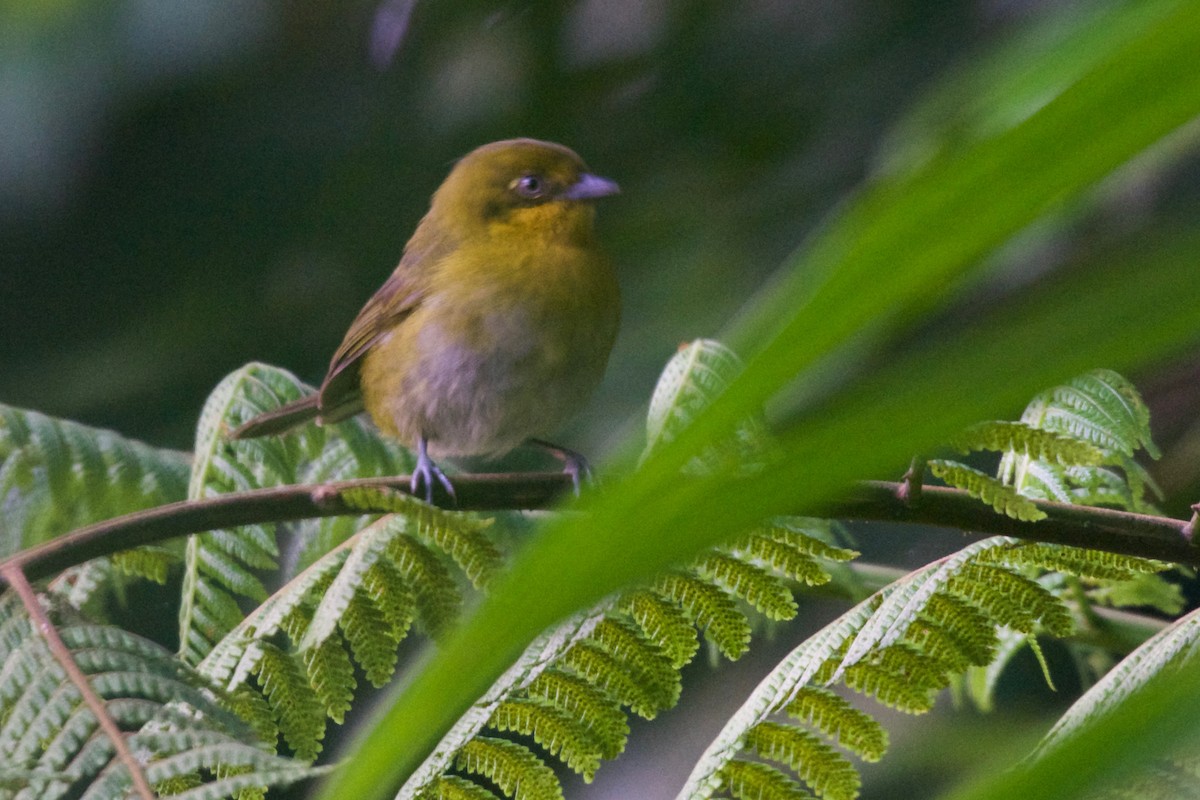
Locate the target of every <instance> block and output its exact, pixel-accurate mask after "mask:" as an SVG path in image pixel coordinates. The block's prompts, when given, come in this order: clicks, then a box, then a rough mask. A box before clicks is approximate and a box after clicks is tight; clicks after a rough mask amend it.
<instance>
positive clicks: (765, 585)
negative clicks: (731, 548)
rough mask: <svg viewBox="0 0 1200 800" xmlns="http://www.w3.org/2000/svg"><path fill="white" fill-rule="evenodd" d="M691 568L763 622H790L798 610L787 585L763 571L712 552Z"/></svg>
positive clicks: (741, 561)
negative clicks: (754, 611) (740, 601)
mask: <svg viewBox="0 0 1200 800" xmlns="http://www.w3.org/2000/svg"><path fill="white" fill-rule="evenodd" d="M694 568H695V570H696V571H697V572H699V573H700V574H701V575H703V576H705V577H707V578H709V579H711V580H713V581H714V582H715V583H717V584H718V585H719V586H721V587H722V588H724V589H725V590H726V591H727V592H729V593H730V594H732V595H733V596H735V597H740V598H742V599H743V600H745V601H746V602H748V603H749V604H750V605H752V606H754V608H756V609H757V610H758V611H759V613H761V614H762V615H763V616H765V617H767V619H772V620H784V619H791V618H793V617H794V616H796V612H797V611H798V610H799V608H798V606H797V605H796V601H795V599H793V597H792V592H791V590H790V589H788V587H787V584H785V583H784V582H783V581H781V580H780V579H778V578H776V577H775V576H773V575H771V574H770V573H769V572H767V571H766V570H765V569H763V568H761V567H756V566H754V565H753V564H750V563H748V562H746V561H743V560H741V559H739V558H735V557H733V556H728V555H725V554H724V553H721V552H712V553H709V554H708V555H706V556H705V557H704V558H702V559H701V560H700V561H698V562H697V563H696V564H695V567H694Z"/></svg>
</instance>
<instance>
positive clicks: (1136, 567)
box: [984, 542, 1170, 581]
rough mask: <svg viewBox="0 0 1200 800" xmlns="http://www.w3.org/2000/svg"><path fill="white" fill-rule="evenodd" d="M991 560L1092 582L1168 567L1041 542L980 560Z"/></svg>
mask: <svg viewBox="0 0 1200 800" xmlns="http://www.w3.org/2000/svg"><path fill="white" fill-rule="evenodd" d="M993 559H994V560H997V561H1003V562H1004V563H1007V564H1012V565H1014V566H1029V567H1040V568H1041V569H1047V570H1054V571H1056V572H1068V573H1071V574H1072V575H1078V576H1080V577H1082V578H1091V579H1094V580H1118V581H1125V580H1132V579H1133V578H1135V577H1136V576H1138V575H1146V574H1152V573H1155V572H1162V571H1163V570H1165V569H1168V568H1169V567H1170V564H1167V563H1166V562H1163V561H1155V560H1153V559H1149V558H1138V557H1136V556H1125V555H1120V554H1118V553H1109V552H1106V551H1103V550H1090V549H1087V548H1083V547H1065V546H1063V545H1055V544H1044V543H1041V542H1023V543H1021V544H1017V545H1014V546H1013V547H1011V548H1008V549H1007V550H1005V551H1003V552H996V553H993V554H991V555H990V556H985V557H984V560H993Z"/></svg>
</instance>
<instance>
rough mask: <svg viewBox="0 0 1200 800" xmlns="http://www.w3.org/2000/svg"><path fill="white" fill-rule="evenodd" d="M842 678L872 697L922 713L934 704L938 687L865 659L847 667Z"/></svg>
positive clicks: (888, 704) (896, 707) (855, 688)
mask: <svg viewBox="0 0 1200 800" xmlns="http://www.w3.org/2000/svg"><path fill="white" fill-rule="evenodd" d="M891 649H893V648H888V650H891ZM842 679H843V682H844V683H845V684H846V686H848V687H849V688H851V689H853V690H854V691H856V692H859V693H860V694H865V695H867V696H869V697H874V698H875V699H876V700H878V701H879V702H880V703H882V704H883V705H885V706H888V707H889V708H894V709H896V710H897V711H902V712H904V713H905V714H924V713H925V712H926V711H928V710H929V709H931V708H933V702H934V699H935V697H936V695H937V691H938V688H940V687H937V688H935V687H931V686H927V685H922V684H920V683H915V682H911V681H909V680H908V677H907V676H906V675H904V674H901V673H897V672H893V671H892V670H889V669H885V668H882V667H880V666H879V665H877V664H873V663H870V662H866V661H860V662H858V663H856V664H854V665H853V666H851V667H849V668H847V669H846V670H845V672H844V673H843V678H842Z"/></svg>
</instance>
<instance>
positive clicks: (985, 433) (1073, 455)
mask: <svg viewBox="0 0 1200 800" xmlns="http://www.w3.org/2000/svg"><path fill="white" fill-rule="evenodd" d="M951 444H952V445H953V446H954V447H955V448H956V449H957V450H959V451H960V452H963V453H969V452H970V451H972V450H992V451H995V452H1000V453H1003V452H1008V451H1012V452H1014V453H1018V454H1021V455H1024V456H1027V457H1028V458H1032V459H1036V460H1038V461H1050V462H1057V463H1060V464H1068V465H1076V464H1081V465H1088V466H1091V465H1096V464H1101V463H1103V461H1104V451H1103V450H1101V449H1100V448H1099V447H1096V446H1095V445H1092V444H1090V443H1088V442H1086V441H1082V440H1080V439H1078V438H1076V437H1074V436H1067V435H1063V434H1060V433H1055V432H1054V431H1052V430H1045V429H1042V428H1035V427H1033V426H1032V425H1029V424H1027V423H1025V422H1008V421H1005V420H994V421H991V422H981V423H978V424H976V425H972V426H971V427H969V428H967V429H966V430H965V431H963V432H962V433H961V434H960V435H959V436H958V438H956V439H955V440H954V441H953V442H952V443H951Z"/></svg>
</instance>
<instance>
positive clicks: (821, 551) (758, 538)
mask: <svg viewBox="0 0 1200 800" xmlns="http://www.w3.org/2000/svg"><path fill="white" fill-rule="evenodd" d="M733 551H734V553H735V554H737V555H739V556H743V557H749V558H751V559H753V560H755V561H757V562H758V563H761V564H764V565H765V566H768V567H770V568H771V569H773V570H775V571H776V572H778V573H780V574H781V575H783V576H785V577H787V578H791V579H792V580H795V581H799V582H800V583H804V584H806V585H808V586H821V585H823V584H826V583H828V582H829V580H830V577H831V576H830V574H829V573H828V572H827V571H826V570H825V568H824V567H823V566H822V565H821V563H820V561H818V559H824V560H828V561H850V560H851V559H854V558H857V557H858V553H857V552H855V551H854V550H848V549H846V548H842V547H835V546H833V545H831V544H827V543H826V542H823V541H821V540H820V539H817V538H815V537H813V536H809V535H808V534H806V533H804V532H802V531H799V530H794V529H792V528H789V527H784V526H782V525H779V524H775V525H769V526H764V527H763V528H759V529H756V530H754V531H752V532H751V533H750V534H749V535H747V536H746V537H744V538H743V539H742V540H741V541H739V542H738V543H737V544H735V545H734V548H733Z"/></svg>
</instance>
